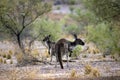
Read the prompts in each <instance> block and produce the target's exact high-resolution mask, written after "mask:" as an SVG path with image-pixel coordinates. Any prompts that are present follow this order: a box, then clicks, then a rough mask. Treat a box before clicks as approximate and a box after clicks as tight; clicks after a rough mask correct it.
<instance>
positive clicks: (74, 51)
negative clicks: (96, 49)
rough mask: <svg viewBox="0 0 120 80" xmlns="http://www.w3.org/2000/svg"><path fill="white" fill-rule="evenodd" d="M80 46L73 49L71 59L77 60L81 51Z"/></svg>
mask: <svg viewBox="0 0 120 80" xmlns="http://www.w3.org/2000/svg"><path fill="white" fill-rule="evenodd" d="M81 49H82V48H81V46H76V47H75V49H74V50H73V53H72V57H75V58H77V57H78V56H79V55H80V51H81Z"/></svg>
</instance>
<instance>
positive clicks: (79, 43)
mask: <svg viewBox="0 0 120 80" xmlns="http://www.w3.org/2000/svg"><path fill="white" fill-rule="evenodd" d="M73 36H74V38H75V41H74V42H75V44H76V45H85V43H84V42H83V41H82V40H81V39H79V38H77V35H76V34H73Z"/></svg>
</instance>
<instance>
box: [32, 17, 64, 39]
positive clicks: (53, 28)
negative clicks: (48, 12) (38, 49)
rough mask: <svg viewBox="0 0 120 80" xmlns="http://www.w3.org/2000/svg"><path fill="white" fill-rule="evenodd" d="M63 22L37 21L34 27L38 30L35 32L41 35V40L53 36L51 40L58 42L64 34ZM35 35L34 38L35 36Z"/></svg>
mask: <svg viewBox="0 0 120 80" xmlns="http://www.w3.org/2000/svg"><path fill="white" fill-rule="evenodd" d="M63 24H64V23H63V21H62V20H61V21H59V22H57V21H52V20H50V19H47V20H46V19H45V18H42V19H38V20H37V21H35V22H34V24H33V26H35V27H36V28H34V29H33V32H31V34H32V33H34V34H35V35H38V34H40V38H41V39H43V37H44V36H46V35H51V40H52V41H56V40H58V39H59V38H60V36H61V34H62V26H63ZM35 35H33V36H35Z"/></svg>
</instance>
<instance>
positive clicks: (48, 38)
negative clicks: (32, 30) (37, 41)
mask: <svg viewBox="0 0 120 80" xmlns="http://www.w3.org/2000/svg"><path fill="white" fill-rule="evenodd" d="M50 37H51V35H48V36H46V37H45V38H44V39H43V41H44V42H45V41H49V40H50Z"/></svg>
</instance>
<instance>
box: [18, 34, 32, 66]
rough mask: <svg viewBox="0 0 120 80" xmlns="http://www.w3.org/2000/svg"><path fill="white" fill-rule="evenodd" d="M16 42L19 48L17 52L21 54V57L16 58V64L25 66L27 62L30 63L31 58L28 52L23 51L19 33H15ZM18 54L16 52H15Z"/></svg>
mask: <svg viewBox="0 0 120 80" xmlns="http://www.w3.org/2000/svg"><path fill="white" fill-rule="evenodd" d="M17 43H18V46H19V49H20V52H19V53H22V55H23V56H21V59H20V60H18V64H17V66H25V65H27V64H31V60H32V59H33V58H32V56H30V55H29V53H26V52H25V47H24V45H23V43H22V41H21V37H20V35H17ZM17 55H18V54H17Z"/></svg>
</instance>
